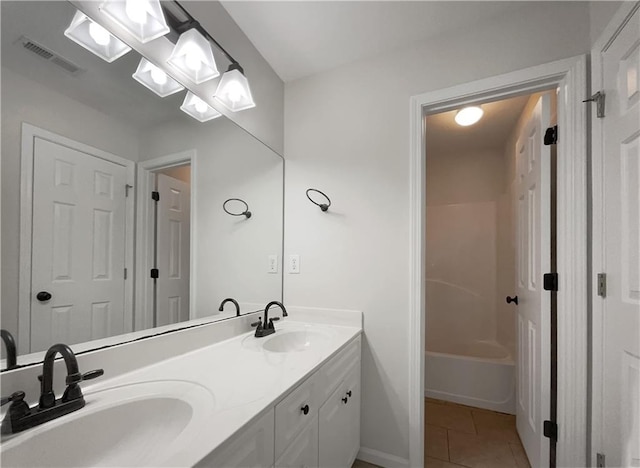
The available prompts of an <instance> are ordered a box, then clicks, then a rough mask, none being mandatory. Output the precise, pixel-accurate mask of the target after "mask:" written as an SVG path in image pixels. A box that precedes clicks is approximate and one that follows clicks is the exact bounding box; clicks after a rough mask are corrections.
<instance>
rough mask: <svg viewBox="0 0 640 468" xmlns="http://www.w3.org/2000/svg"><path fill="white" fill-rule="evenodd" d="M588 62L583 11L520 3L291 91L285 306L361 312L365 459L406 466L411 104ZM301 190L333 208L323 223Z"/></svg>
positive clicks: (313, 79)
mask: <svg viewBox="0 0 640 468" xmlns="http://www.w3.org/2000/svg"><path fill="white" fill-rule="evenodd" d="M462 7H463V6H458V5H456V6H455V7H453V8H462ZM588 50H589V12H588V9H587V6H586V5H585V4H581V3H573V2H562V3H555V2H554V3H544V5H541V4H528V3H526V4H523V5H522V6H521V9H520V11H518V12H517V14H510V15H506V16H502V17H498V18H495V19H493V20H491V21H488V22H486V23H483V24H479V25H477V26H476V27H474V28H473V29H472V30H467V31H461V32H460V33H459V34H449V35H447V36H444V37H439V38H436V39H434V40H432V41H429V42H426V43H420V44H416V45H415V46H413V47H410V48H407V49H403V50H399V51H395V52H394V53H393V54H387V55H384V56H380V57H377V58H374V59H370V60H365V61H360V62H357V63H353V64H349V65H345V66H342V67H339V68H337V69H335V70H332V71H329V72H326V73H322V74H318V75H315V76H311V77H308V78H304V79H301V80H298V81H295V82H292V83H288V84H287V85H286V88H285V154H286V156H287V172H286V210H287V211H286V220H285V221H286V227H285V232H286V252H285V256H286V254H292V253H297V254H300V256H301V259H300V265H301V272H300V274H299V275H285V300H286V302H287V303H288V304H291V305H309V306H315V307H333V308H346V309H356V310H363V311H364V314H365V317H364V329H365V335H366V338H365V342H364V346H363V372H362V378H363V385H362V388H363V403H362V404H363V408H362V439H361V443H362V446H363V447H364V448H370V449H375V450H378V451H381V452H385V453H388V454H390V455H394V456H397V457H401V458H405V459H408V457H409V414H408V396H409V388H408V375H409V364H408V363H409V348H408V342H409V313H408V304H409V296H408V294H409V262H410V258H409V119H410V112H409V99H410V97H411V96H412V95H416V94H420V93H424V92H427V91H432V90H437V89H440V88H446V87H449V86H452V85H455V84H459V83H464V82H468V81H472V80H477V79H481V78H485V77H489V76H494V75H498V74H501V73H506V72H509V71H513V70H518V69H522V68H526V67H529V66H533V65H538V64H542V63H546V62H550V61H553V60H557V59H561V58H566V57H570V56H574V55H577V54H581V53H586V52H588ZM308 187H316V188H319V189H322V190H325V191H326V192H327V194H328V195H329V196H330V197H331V198H332V200H333V203H334V204H333V206H332V207H331V209H330V211H329V212H328V213H322V212H320V210H319V209H317V208H316V207H314V206H313V205H311V204H310V203H309V202H308V201H307V200H306V198H305V195H304V191H305V190H306V188H308ZM395 464H396V465H397V463H395Z"/></svg>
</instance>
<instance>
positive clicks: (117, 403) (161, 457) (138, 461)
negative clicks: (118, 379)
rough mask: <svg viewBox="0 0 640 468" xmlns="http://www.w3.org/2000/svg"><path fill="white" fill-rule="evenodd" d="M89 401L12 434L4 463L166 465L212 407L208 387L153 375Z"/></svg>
mask: <svg viewBox="0 0 640 468" xmlns="http://www.w3.org/2000/svg"><path fill="white" fill-rule="evenodd" d="M85 400H86V406H85V407H84V408H82V409H80V410H78V411H76V412H74V413H71V414H69V415H66V416H63V417H61V418H58V419H56V420H54V421H51V422H49V423H46V424H43V425H41V426H38V427H35V428H33V429H29V430H27V431H24V432H22V433H20V434H17V435H15V436H11V437H8V438H7V439H6V440H3V443H2V451H1V454H0V455H1V458H2V466H6V467H13V466H16V467H17V466H20V467H30V466H69V467H71V466H73V467H80V466H82V467H88V466H112V467H113V466H118V467H124V466H163V465H165V466H166V465H167V464H170V463H171V462H170V459H171V457H172V455H174V454H175V453H176V452H177V451H179V450H180V448H181V446H182V445H183V442H184V441H188V440H190V439H192V438H193V437H194V436H195V435H196V434H197V433H198V432H200V431H201V430H202V427H203V425H205V424H206V423H205V418H206V417H207V416H208V414H209V413H210V412H211V411H212V410H213V408H214V398H213V395H212V394H211V393H210V392H209V391H208V390H206V389H205V388H204V387H201V386H199V385H196V384H193V383H190V382H183V381H155V382H144V383H139V384H132V385H125V386H121V387H114V388H110V389H107V390H102V391H98V392H95V393H90V392H87V393H86V394H85Z"/></svg>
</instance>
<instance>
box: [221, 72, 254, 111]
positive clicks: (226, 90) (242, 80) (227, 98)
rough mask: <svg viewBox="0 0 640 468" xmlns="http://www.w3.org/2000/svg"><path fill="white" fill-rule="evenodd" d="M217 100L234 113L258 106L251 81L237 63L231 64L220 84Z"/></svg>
mask: <svg viewBox="0 0 640 468" xmlns="http://www.w3.org/2000/svg"><path fill="white" fill-rule="evenodd" d="M214 97H215V99H216V100H217V101H218V102H220V103H221V104H222V105H224V106H225V107H226V108H227V109H229V110H230V111H232V112H238V111H241V110H245V109H251V108H252V107H255V106H256V103H255V102H253V97H252V96H251V89H250V88H249V81H248V80H247V77H246V76H244V74H243V73H242V68H241V67H240V65H238V64H237V63H234V64H231V66H229V69H228V70H227V71H226V72H225V73H224V75H222V78H220V82H219V83H218V89H217V90H216V94H215V96H214Z"/></svg>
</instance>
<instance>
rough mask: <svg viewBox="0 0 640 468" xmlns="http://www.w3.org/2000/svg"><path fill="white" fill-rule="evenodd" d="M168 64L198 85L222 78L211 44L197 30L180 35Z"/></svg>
mask: <svg viewBox="0 0 640 468" xmlns="http://www.w3.org/2000/svg"><path fill="white" fill-rule="evenodd" d="M167 63H169V64H170V65H171V66H173V67H174V68H175V69H176V70H178V71H179V72H181V73H183V74H184V75H185V76H187V77H188V78H189V79H191V81H193V82H194V83H196V84H200V83H204V82H205V81H208V80H211V79H213V78H216V77H218V76H220V72H219V71H218V68H217V67H216V61H215V59H214V58H213V51H212V50H211V44H210V43H209V41H208V40H207V38H206V37H204V36H203V35H202V34H200V32H198V30H197V29H196V28H192V29H189V30H188V31H186V32H184V33H182V34H181V35H180V37H179V38H178V42H176V45H175V46H174V48H173V52H171V56H170V57H169V59H168V60H167Z"/></svg>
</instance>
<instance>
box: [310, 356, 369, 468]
mask: <svg viewBox="0 0 640 468" xmlns="http://www.w3.org/2000/svg"><path fill="white" fill-rule="evenodd" d="M349 392H351V396H349V394H348V393H349ZM318 426H319V433H320V437H319V451H318V464H319V466H320V467H321V468H343V467H349V466H351V464H352V463H353V459H354V458H355V455H356V453H357V451H358V449H359V446H360V366H359V365H355V366H354V367H353V368H352V370H351V371H349V373H348V375H347V378H346V380H345V381H344V382H343V383H342V384H340V385H339V386H338V388H337V389H336V390H335V391H334V392H333V393H332V394H331V396H330V397H329V399H328V400H327V401H326V403H325V404H324V405H323V406H322V407H321V408H320V414H319V422H318Z"/></svg>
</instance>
